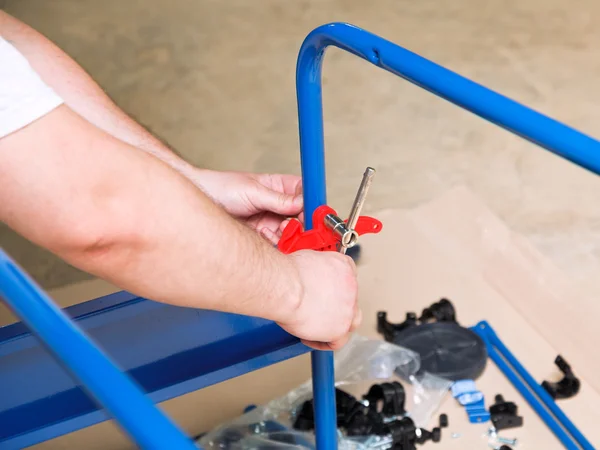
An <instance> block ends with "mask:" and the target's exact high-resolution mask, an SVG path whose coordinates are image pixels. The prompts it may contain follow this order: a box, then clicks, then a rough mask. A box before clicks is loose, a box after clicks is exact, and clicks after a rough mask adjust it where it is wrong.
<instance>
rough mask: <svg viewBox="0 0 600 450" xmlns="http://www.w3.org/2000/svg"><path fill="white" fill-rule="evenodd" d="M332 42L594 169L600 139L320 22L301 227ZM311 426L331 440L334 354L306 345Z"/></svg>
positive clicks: (316, 184) (307, 46)
mask: <svg viewBox="0 0 600 450" xmlns="http://www.w3.org/2000/svg"><path fill="white" fill-rule="evenodd" d="M330 45H333V46H335V47H338V48H340V49H343V50H346V51H348V52H350V53H352V54H354V55H356V56H359V57H360V58H363V59H365V60H367V61H369V62H371V63H372V64H374V65H376V66H377V67H380V68H382V69H385V70H387V71H389V72H391V73H394V74H396V75H398V76H400V77H402V78H404V79H406V80H408V81H410V82H411V83H414V84H416V85H417V86H420V87H422V88H423V89H426V90H428V91H430V92H432V93H434V94H436V95H438V96H440V97H442V98H444V99H446V100H448V101H450V102H452V103H454V104H456V105H458V106H460V107H462V108H465V109H466V110H468V111H471V112H472V113H474V114H476V115H478V116H480V117H483V118H484V119H487V120H489V121H490V122H492V123H495V124H497V125H499V126H500V127H502V128H505V129H507V130H509V131H511V132H513V133H515V134H517V135H519V136H521V137H523V138H525V139H527V140H529V141H531V142H533V143H535V144H538V145H540V146H542V147H544V148H546V149H548V150H550V151H551V152H553V153H555V154H557V155H560V156H562V157H563V158H566V159H567V160H570V161H572V162H574V163H576V164H579V165H580V166H582V167H585V168H587V169H589V170H592V171H593V172H596V173H599V172H600V142H598V141H596V140H595V139H592V138H590V137H588V136H586V135H584V134H582V133H580V132H579V131H576V130H574V129H572V128H570V127H567V126H566V125H563V124H561V123H559V122H557V121H555V120H553V119H550V118H549V117H546V116H544V115H542V114H540V113H538V112H536V111H533V110H531V109H529V108H527V107H525V106H523V105H521V104H519V103H517V102H515V101H513V100H510V99H508V98H507V97H504V96H502V95H500V94H497V93H495V92H493V91H491V90H489V89H487V88H485V87H483V86H481V85H480V84H477V83H475V82H473V81H470V80H468V79H467V78H464V77H462V76H460V75H458V74H456V73H454V72H452V71H450V70H448V69H445V68H443V67H442V66H439V65H437V64H435V63H433V62H431V61H428V60H427V59H425V58H422V57H421V56H419V55H416V54H415V53H412V52H410V51H408V50H406V49H404V48H402V47H400V46H398V45H396V44H393V43H392V42H389V41H387V40H385V39H383V38H381V37H379V36H376V35H374V34H371V33H369V32H367V31H365V30H362V29H360V28H357V27H355V26H353V25H349V24H345V23H332V24H328V25H323V26H321V27H319V28H316V29H315V30H314V31H312V32H311V33H310V34H309V35H308V36H307V37H306V39H305V40H304V43H303V44H302V47H301V49H300V53H299V56H298V64H297V69H296V87H297V97H298V121H299V128H300V153H301V163H302V178H303V186H304V205H305V220H306V227H307V228H311V227H312V213H313V211H314V210H315V209H316V208H317V207H318V206H320V205H322V204H325V203H326V200H327V196H326V188H325V182H326V177H325V152H324V138H323V106H322V103H323V102H322V87H321V70H322V64H323V58H324V53H325V50H326V48H327V47H328V46H330ZM312 366H313V390H314V394H315V403H314V407H315V427H316V435H317V446H318V447H319V449H320V450H333V449H334V448H336V445H337V440H336V436H335V410H334V409H333V408H331V405H332V404H333V405H335V390H334V386H333V384H334V383H333V379H334V376H333V356H332V355H329V354H328V353H316V352H313V356H312Z"/></svg>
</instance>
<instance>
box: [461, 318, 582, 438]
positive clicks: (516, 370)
mask: <svg viewBox="0 0 600 450" xmlns="http://www.w3.org/2000/svg"><path fill="white" fill-rule="evenodd" d="M471 329H472V330H473V331H474V332H475V333H477V334H478V335H479V336H481V338H482V339H483V341H484V342H485V344H486V346H487V350H488V355H489V356H490V358H491V359H492V361H494V363H495V364H496V365H497V366H498V368H499V369H500V370H501V371H502V372H503V373H504V375H505V376H506V378H508V379H509V381H510V382H511V383H512V384H513V385H514V386H515V388H516V389H517V390H518V391H519V392H520V393H521V395H522V396H523V398H525V400H527V402H528V403H529V405H531V407H532V408H533V409H534V411H535V412H536V413H537V414H538V416H540V418H541V419H542V420H543V421H544V422H545V423H546V425H547V426H548V428H550V430H551V431H552V432H553V433H554V434H555V436H556V437H557V438H558V439H559V440H560V441H561V442H562V444H563V445H564V446H565V448H567V449H569V450H571V449H573V450H577V449H580V448H581V449H583V450H594V447H593V446H592V444H591V443H590V442H589V441H588V440H587V439H586V438H585V436H584V435H583V433H581V431H579V429H578V428H577V427H576V426H575V424H574V423H573V422H572V421H571V420H570V419H569V418H568V417H567V415H566V414H565V413H564V412H563V411H562V409H560V407H559V406H558V405H557V404H556V402H555V401H554V399H553V398H552V397H551V396H550V395H549V394H548V393H547V392H546V390H545V389H544V388H542V387H541V386H540V384H539V383H537V382H536V381H535V379H534V378H533V377H532V376H531V375H530V374H529V372H527V370H526V369H525V367H523V365H522V364H521V363H520V362H519V360H518V359H517V358H516V357H515V356H514V355H513V354H512V352H511V351H510V350H509V349H508V348H507V347H506V345H504V343H503V342H502V340H501V339H500V338H499V337H498V335H497V334H496V332H495V331H494V329H493V328H492V327H491V326H490V324H489V323H487V322H486V321H482V322H479V323H478V324H477V325H475V326H474V327H472V328H471Z"/></svg>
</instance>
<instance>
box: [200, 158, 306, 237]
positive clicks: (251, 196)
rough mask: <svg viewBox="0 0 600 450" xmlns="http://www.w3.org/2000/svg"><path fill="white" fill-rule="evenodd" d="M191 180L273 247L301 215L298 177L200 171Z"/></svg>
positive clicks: (301, 203) (300, 183)
mask: <svg viewBox="0 0 600 450" xmlns="http://www.w3.org/2000/svg"><path fill="white" fill-rule="evenodd" d="M190 178H191V180H192V181H193V182H194V184H196V185H197V186H198V187H200V188H201V189H202V190H203V191H204V192H205V193H206V194H207V195H208V196H209V197H211V198H212V199H213V200H214V201H215V202H217V203H218V204H219V205H221V206H222V207H223V208H224V209H225V211H227V212H228V213H229V214H231V215H232V216H233V217H235V218H237V219H240V220H242V221H244V222H245V223H247V224H248V225H250V226H251V227H252V228H254V229H255V230H256V231H258V232H259V233H261V234H262V235H263V236H264V237H266V238H267V239H268V240H270V241H271V242H273V243H274V244H276V243H277V241H278V240H279V236H281V231H282V229H283V226H284V224H285V221H286V219H287V218H289V217H297V216H299V215H301V212H302V207H303V202H302V179H301V178H300V177H298V176H296V175H271V174H253V173H243V172H216V171H211V170H201V169H200V170H198V171H197V172H196V173H195V174H194V175H193V176H191V177H190ZM300 219H302V217H300Z"/></svg>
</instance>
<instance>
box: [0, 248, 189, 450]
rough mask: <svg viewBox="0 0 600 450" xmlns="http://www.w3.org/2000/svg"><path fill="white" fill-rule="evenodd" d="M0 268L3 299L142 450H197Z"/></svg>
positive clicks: (1, 258) (25, 279)
mask: <svg viewBox="0 0 600 450" xmlns="http://www.w3.org/2000/svg"><path fill="white" fill-rule="evenodd" d="M0 266H1V268H2V270H0V295H1V296H2V298H4V299H5V300H6V302H7V303H8V304H9V305H10V307H11V308H12V310H13V311H14V312H15V313H16V314H17V315H18V316H20V317H22V318H23V321H24V322H25V323H26V324H27V326H28V327H29V328H31V329H32V330H35V333H36V335H37V337H38V338H39V339H40V340H41V341H42V342H44V343H45V344H46V345H47V347H48V349H49V350H50V351H51V352H52V353H53V354H54V356H55V357H56V358H57V359H59V360H61V361H63V362H64V364H65V367H66V368H68V369H69V371H70V372H71V374H72V375H73V376H74V377H76V378H77V379H78V380H80V381H81V383H82V384H83V386H85V388H86V391H87V392H88V393H89V394H90V395H91V396H92V397H93V398H94V399H95V400H96V401H97V402H98V403H99V404H101V405H103V406H104V407H105V408H106V409H107V411H109V412H110V413H111V415H112V416H113V417H114V418H115V419H117V422H118V423H119V424H120V425H121V427H122V428H123V431H125V432H126V433H127V434H129V436H130V437H131V438H132V439H133V440H134V441H135V442H137V443H138V444H139V445H140V447H141V448H148V449H153V448H156V449H160V448H168V447H169V446H172V447H173V448H178V449H179V448H181V449H195V448H197V447H196V446H195V445H194V444H193V442H192V441H191V440H190V439H188V438H187V437H186V436H185V435H184V434H183V433H182V432H181V431H180V430H179V429H178V428H177V427H176V426H175V425H174V424H173V423H171V421H170V420H169V419H168V418H167V417H166V416H165V415H164V414H162V413H161V412H159V411H158V409H157V408H156V406H154V404H153V403H152V401H151V400H150V399H149V398H148V397H147V396H146V395H144V393H143V392H142V391H141V390H140V388H139V387H138V386H137V385H136V384H135V383H134V382H133V381H132V380H131V379H130V378H129V377H128V376H127V375H125V374H124V373H122V372H121V371H120V370H119V369H118V368H117V366H116V365H115V364H114V363H112V362H111V361H110V360H109V359H108V357H107V356H106V355H104V354H103V353H102V352H101V351H100V350H99V349H98V348H97V347H96V346H95V345H94V344H92V342H91V341H90V340H89V339H88V338H86V337H85V335H84V334H83V333H82V332H81V330H80V329H79V328H78V327H77V325H75V324H74V323H73V322H72V321H70V320H69V319H68V317H67V316H66V315H65V314H64V313H63V312H62V311H61V310H60V309H59V308H58V307H57V306H56V305H55V304H54V303H52V301H51V300H50V298H49V297H48V296H47V295H46V294H45V293H44V291H42V289H40V288H39V287H38V286H36V284H35V282H34V281H33V280H32V279H31V278H30V277H29V276H27V275H26V274H25V272H23V271H22V270H21V269H20V268H19V267H18V266H17V265H16V264H15V263H14V262H13V261H12V260H11V259H10V258H8V256H6V255H5V254H4V252H2V251H0ZM65 343H68V345H65ZM44 375H45V376H47V375H48V374H44ZM8 386H14V385H8ZM3 426H5V424H3Z"/></svg>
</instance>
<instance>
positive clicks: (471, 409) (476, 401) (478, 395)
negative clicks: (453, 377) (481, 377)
mask: <svg viewBox="0 0 600 450" xmlns="http://www.w3.org/2000/svg"><path fill="white" fill-rule="evenodd" d="M450 392H451V393H452V397H454V398H455V399H456V400H457V401H458V403H459V404H460V405H461V406H464V407H465V411H466V412H467V416H468V417H469V422H471V423H484V422H487V421H488V420H490V413H489V411H488V410H487V408H486V407H485V398H484V396H483V393H482V392H481V391H479V390H477V387H476V386H475V381H473V380H458V381H455V382H454V383H453V384H452V386H451V388H450Z"/></svg>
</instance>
